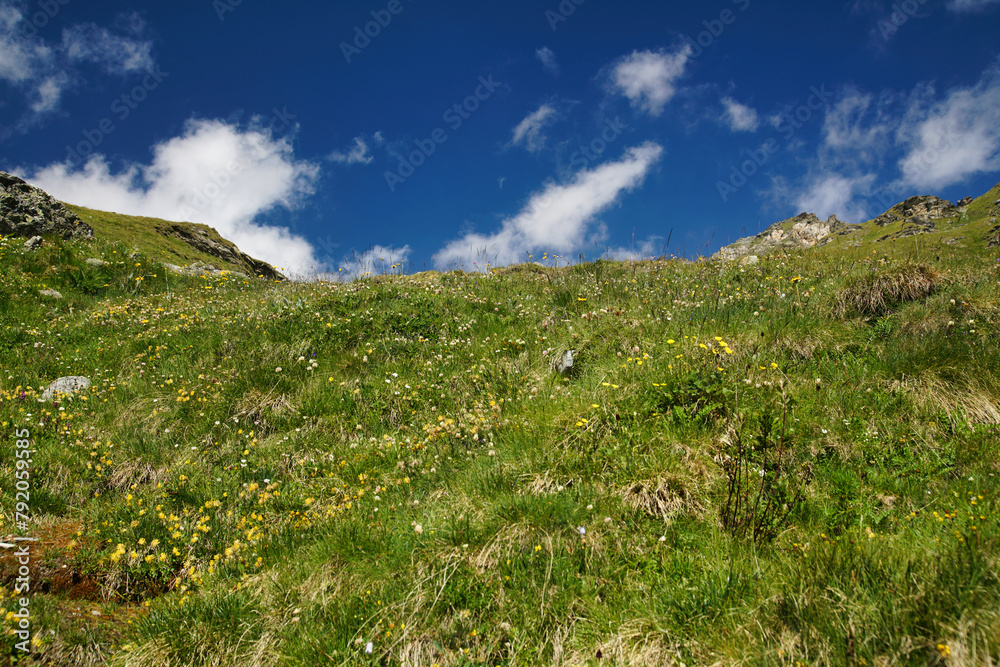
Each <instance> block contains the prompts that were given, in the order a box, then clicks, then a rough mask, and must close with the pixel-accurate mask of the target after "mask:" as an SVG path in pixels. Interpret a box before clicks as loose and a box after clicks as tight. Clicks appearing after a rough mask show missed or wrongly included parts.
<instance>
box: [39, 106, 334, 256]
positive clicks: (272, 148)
mask: <svg viewBox="0 0 1000 667" xmlns="http://www.w3.org/2000/svg"><path fill="white" fill-rule="evenodd" d="M152 150H153V160H152V162H151V163H150V164H148V165H139V164H132V165H129V166H128V167H126V168H125V169H123V170H119V171H117V172H113V171H112V169H111V167H110V166H109V165H108V163H107V161H106V160H105V158H104V157H103V156H100V155H98V156H93V157H91V158H90V160H89V161H88V162H87V163H86V165H84V167H83V168H82V169H79V170H75V169H73V168H72V167H71V166H70V165H69V164H67V163H59V164H53V165H50V166H48V167H45V168H43V169H40V170H36V171H35V172H33V173H30V174H24V178H25V179H26V180H28V181H30V182H31V183H33V184H34V185H37V186H38V187H40V188H42V189H43V190H46V191H47V192H49V193H50V194H52V196H54V197H56V198H57V199H60V200H62V201H67V202H70V203H73V204H78V205H80V206H87V207H89V208H96V209H100V210H104V211H116V212H119V213H126V214H130V215H142V216H149V217H156V218H164V219H166V220H187V221H191V222H200V223H204V224H207V225H211V226H212V227H214V228H215V229H216V230H217V231H218V232H219V233H220V234H221V235H222V236H223V237H225V238H227V239H229V240H231V241H233V242H234V243H236V245H238V246H239V247H240V249H241V250H243V251H244V252H246V253H248V254H250V255H251V256H253V257H257V258H260V259H263V260H265V261H267V262H269V263H271V264H273V265H276V266H278V267H284V268H285V269H286V270H287V271H289V272H294V273H297V274H304V273H307V272H309V271H310V268H311V267H313V266H315V264H316V260H315V256H314V250H313V247H312V246H311V245H310V244H309V242H308V241H306V239H304V238H302V237H300V236H296V235H295V234H293V233H292V232H291V231H289V230H288V229H287V228H284V227H273V226H268V225H266V224H261V223H258V222H256V219H257V217H258V216H259V215H260V214H263V213H266V212H267V211H269V210H272V209H274V208H276V207H285V208H294V207H295V206H296V205H297V204H298V203H299V202H300V200H301V199H302V198H303V197H304V196H305V195H308V194H310V193H311V192H312V191H313V190H312V188H313V183H314V181H315V179H316V177H317V176H318V173H319V169H318V167H316V165H314V164H311V163H309V162H303V161H298V160H296V159H295V156H294V154H293V150H292V146H291V144H290V143H289V141H288V140H287V139H283V138H282V139H278V138H275V137H273V136H272V135H271V133H270V131H268V130H266V129H260V127H259V125H258V124H255V125H254V126H253V127H251V128H249V129H241V128H240V127H238V126H235V125H232V124H228V123H224V122H221V121H213V120H192V121H189V122H188V123H187V125H186V126H185V128H184V133H183V134H182V135H181V136H179V137H175V138H173V139H169V140H166V141H163V142H161V143H159V144H157V145H156V146H154V147H153V149H152ZM20 171H21V172H22V173H23V170H20Z"/></svg>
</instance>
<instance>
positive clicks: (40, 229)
mask: <svg viewBox="0 0 1000 667" xmlns="http://www.w3.org/2000/svg"><path fill="white" fill-rule="evenodd" d="M50 234H51V235H54V236H59V237H61V238H64V239H72V238H93V237H94V230H93V229H91V227H90V225H88V224H87V223H85V222H84V221H83V220H81V219H80V218H79V216H77V215H76V214H75V213H73V212H72V211H71V210H69V209H68V208H66V206H64V205H63V204H62V203H60V202H58V201H56V200H55V199H53V198H52V197H50V196H49V195H48V193H46V192H44V191H42V190H39V189H38V188H36V187H34V186H32V185H28V184H27V183H25V182H24V181H23V180H22V179H20V178H18V177H17V176H11V175H10V174H8V173H6V172H3V171H0V235H3V236H20V237H32V236H39V235H50Z"/></svg>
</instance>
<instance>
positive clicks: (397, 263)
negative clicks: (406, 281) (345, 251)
mask: <svg viewBox="0 0 1000 667" xmlns="http://www.w3.org/2000/svg"><path fill="white" fill-rule="evenodd" d="M410 254H411V250H410V246H408V245H405V246H403V247H402V248H391V247H387V246H381V245H376V246H373V247H371V248H369V249H368V250H366V251H365V252H363V253H361V254H360V255H359V254H355V255H354V256H353V257H351V258H350V259H346V260H344V261H342V262H340V264H339V266H338V270H337V276H336V277H337V278H340V279H347V280H354V279H356V278H364V277H365V276H378V275H383V274H387V273H397V274H398V273H402V272H403V271H404V269H405V268H406V267H405V265H406V262H407V261H408V260H409V258H410Z"/></svg>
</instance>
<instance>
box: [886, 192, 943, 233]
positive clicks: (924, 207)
mask: <svg viewBox="0 0 1000 667" xmlns="http://www.w3.org/2000/svg"><path fill="white" fill-rule="evenodd" d="M959 214H960V211H959V210H958V209H957V208H956V207H954V206H952V205H951V202H949V201H946V200H944V199H939V198H938V197H931V196H927V195H923V196H920V197H910V198H909V199H907V200H906V201H904V202H903V203H902V204H896V205H895V206H893V207H892V208H890V209H889V210H888V211H886V212H885V213H883V214H882V215H880V216H879V217H877V218H875V224H876V225H878V226H879V227H885V226H887V225H891V224H893V223H895V222H900V221H902V223H903V227H902V229H900V230H899V231H898V232H894V233H892V234H886V235H885V236H883V237H881V238H879V239H878V240H879V241H888V240H891V239H901V238H905V237H907V236H916V235H917V234H929V233H931V232H935V231H937V226H936V225H935V224H934V221H935V220H941V219H942V218H950V217H953V216H957V215H959Z"/></svg>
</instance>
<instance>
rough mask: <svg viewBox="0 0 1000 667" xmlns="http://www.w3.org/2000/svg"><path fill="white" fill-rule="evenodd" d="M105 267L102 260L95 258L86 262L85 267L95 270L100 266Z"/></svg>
mask: <svg viewBox="0 0 1000 667" xmlns="http://www.w3.org/2000/svg"><path fill="white" fill-rule="evenodd" d="M107 265H108V263H107V262H105V261H104V260H103V259H97V258H96V257H91V258H90V259H88V260H87V266H92V267H94V268H95V269H99V268H101V267H102V266H107Z"/></svg>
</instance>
